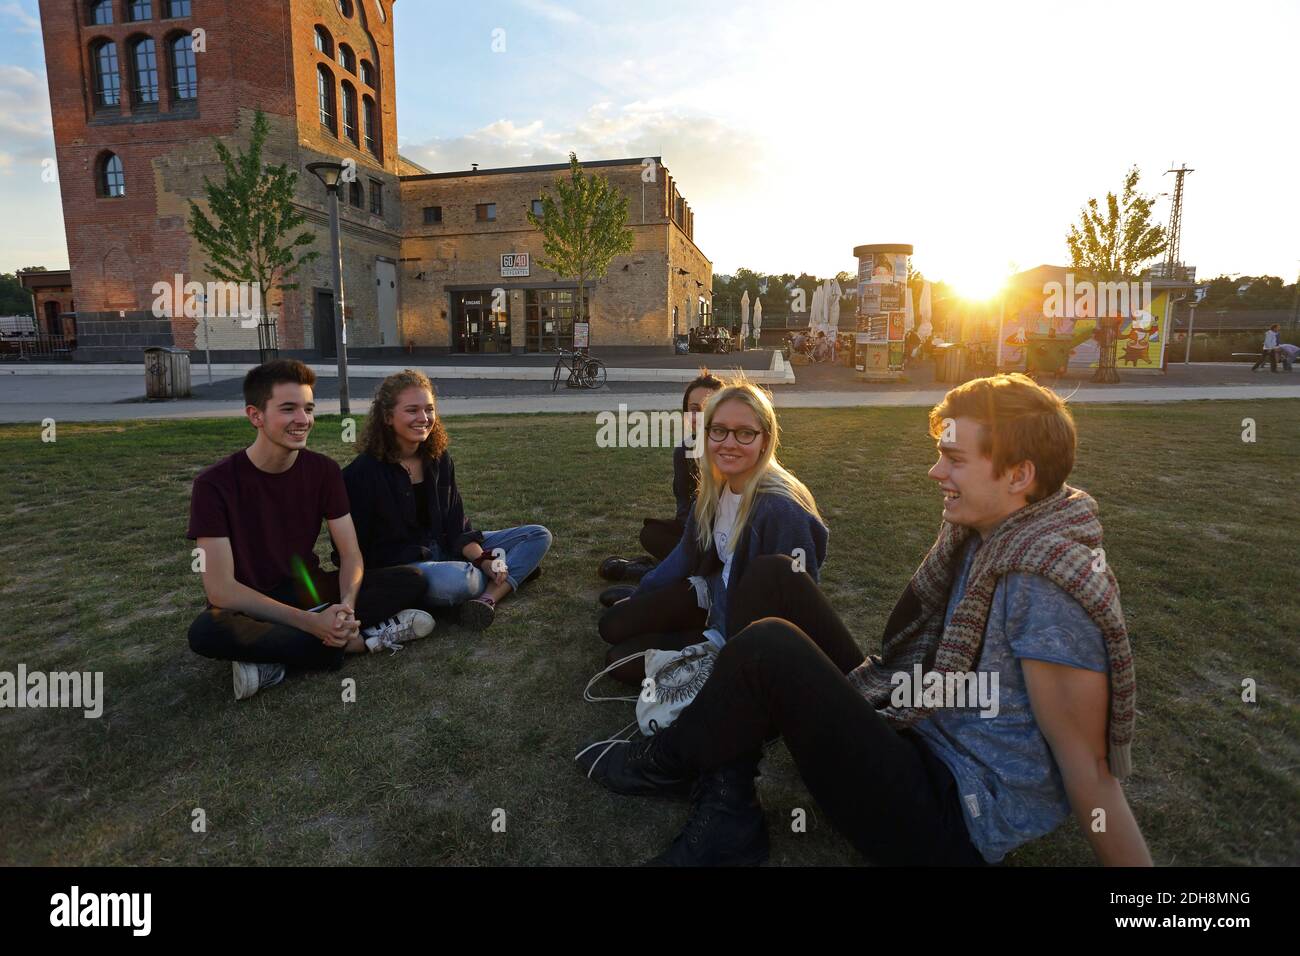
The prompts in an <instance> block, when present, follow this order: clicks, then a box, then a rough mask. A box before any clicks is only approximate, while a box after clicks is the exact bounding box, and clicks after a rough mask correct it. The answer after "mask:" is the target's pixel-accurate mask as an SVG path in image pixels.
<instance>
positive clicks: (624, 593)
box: [599, 584, 636, 607]
mask: <svg viewBox="0 0 1300 956" xmlns="http://www.w3.org/2000/svg"><path fill="white" fill-rule="evenodd" d="M635 593H636V586H635V585H632V584H612V585H610V586H609V587H607V588H605V590H603V591H601V592H600V598H599V601H600V606H601V607H613V606H614V605H615V604H617V603H618V602H619V601H621V600H623V599H624V598H630V597H631V596H632V595H633V594H635Z"/></svg>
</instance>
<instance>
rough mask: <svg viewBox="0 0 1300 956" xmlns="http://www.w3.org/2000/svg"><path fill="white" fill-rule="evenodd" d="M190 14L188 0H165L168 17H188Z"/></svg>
mask: <svg viewBox="0 0 1300 956" xmlns="http://www.w3.org/2000/svg"><path fill="white" fill-rule="evenodd" d="M189 15H190V0H167V16H168V17H169V18H170V17H188V16H189Z"/></svg>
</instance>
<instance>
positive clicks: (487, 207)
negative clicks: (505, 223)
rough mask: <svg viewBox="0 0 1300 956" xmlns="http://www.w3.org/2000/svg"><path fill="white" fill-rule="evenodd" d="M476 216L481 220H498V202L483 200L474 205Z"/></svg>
mask: <svg viewBox="0 0 1300 956" xmlns="http://www.w3.org/2000/svg"><path fill="white" fill-rule="evenodd" d="M474 218H475V219H477V220H478V221H479V222H496V220H497V204H496V203H494V202H481V203H479V204H478V205H476V206H475V207H474Z"/></svg>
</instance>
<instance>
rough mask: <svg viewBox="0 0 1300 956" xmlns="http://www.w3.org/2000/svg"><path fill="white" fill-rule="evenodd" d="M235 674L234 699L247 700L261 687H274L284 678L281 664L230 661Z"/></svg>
mask: <svg viewBox="0 0 1300 956" xmlns="http://www.w3.org/2000/svg"><path fill="white" fill-rule="evenodd" d="M231 670H232V671H233V672H234V676H235V700H248V698H250V697H252V696H253V695H254V694H256V693H257V692H258V691H259V690H261V689H262V688H263V687H274V686H275V685H276V684H278V683H280V681H282V680H284V665H283V664H250V663H248V662H247V661H231Z"/></svg>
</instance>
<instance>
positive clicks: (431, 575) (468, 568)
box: [411, 524, 551, 607]
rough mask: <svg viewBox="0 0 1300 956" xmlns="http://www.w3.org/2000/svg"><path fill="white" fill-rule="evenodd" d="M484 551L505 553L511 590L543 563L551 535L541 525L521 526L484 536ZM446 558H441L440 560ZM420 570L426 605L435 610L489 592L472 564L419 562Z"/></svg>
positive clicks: (452, 561) (450, 561) (483, 576)
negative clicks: (497, 550) (498, 549)
mask: <svg viewBox="0 0 1300 956" xmlns="http://www.w3.org/2000/svg"><path fill="white" fill-rule="evenodd" d="M482 545H483V550H484V551H487V552H488V553H489V554H490V553H491V552H493V551H495V550H496V549H497V548H500V549H501V550H502V551H504V552H505V555H504V560H505V562H506V568H507V569H508V570H507V573H506V580H507V581H508V582H509V583H510V590H512V591H516V590H518V589H519V582H520V581H522V580H523V579H524V578H526V577H528V575H530V574H532V573H533V571H534V569H536V567H537V566H538V565H539V564H541V563H542V558H544V557H545V556H546V552H547V551H549V550H550V547H551V532H549V531H547V530H546V529H545V528H543V527H542V526H541V525H539V524H526V525H520V526H519V527H518V528H509V529H507V530H505V531H485V532H483V542H482ZM441 557H443V556H442V555H439V558H441ZM411 567H414V568H418V569H419V570H420V573H421V574H423V575H424V580H425V582H426V583H427V584H428V588H429V589H428V592H427V593H426V594H425V601H426V602H427V603H428V604H431V605H433V606H435V607H453V606H455V605H457V604H464V603H465V602H466V601H472V600H473V599H474V598H476V597H478V596H479V595H480V594H482V593H483V592H484V591H486V590H487V586H488V577H487V575H485V574H484V573H483V572H482V571H480V570H479V569H478V568H476V567H474V565H472V564H470V563H469V562H468V561H454V560H439V561H419V562H417V563H415V564H413V565H411Z"/></svg>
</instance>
